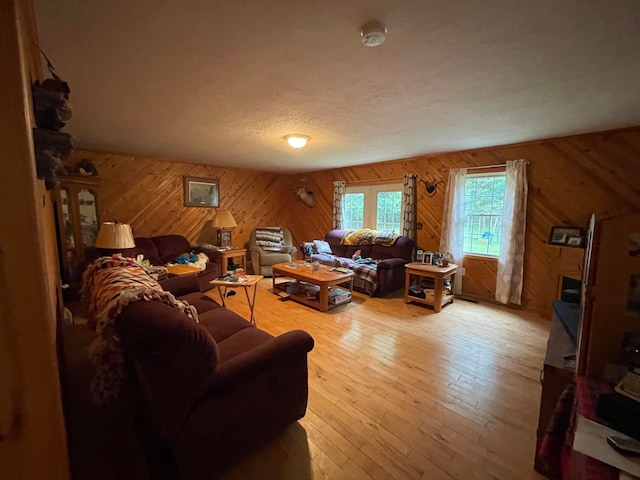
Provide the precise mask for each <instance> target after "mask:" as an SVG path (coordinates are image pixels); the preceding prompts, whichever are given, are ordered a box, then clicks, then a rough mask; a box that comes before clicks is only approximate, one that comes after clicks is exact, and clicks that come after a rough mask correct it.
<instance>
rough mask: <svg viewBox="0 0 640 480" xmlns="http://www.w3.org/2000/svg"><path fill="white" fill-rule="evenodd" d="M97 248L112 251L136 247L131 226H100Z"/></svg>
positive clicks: (114, 223) (104, 224)
mask: <svg viewBox="0 0 640 480" xmlns="http://www.w3.org/2000/svg"><path fill="white" fill-rule="evenodd" d="M95 246H96V247H98V248H108V249H112V250H115V249H118V248H133V247H135V246H136V242H135V241H134V240H133V232H132V231H131V225H129V224H128V223H118V222H104V223H103V224H102V225H101V226H100V231H99V232H98V238H97V239H96V243H95Z"/></svg>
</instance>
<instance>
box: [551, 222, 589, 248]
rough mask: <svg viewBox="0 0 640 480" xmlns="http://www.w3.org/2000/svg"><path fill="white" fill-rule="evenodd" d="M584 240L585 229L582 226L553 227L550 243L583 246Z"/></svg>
mask: <svg viewBox="0 0 640 480" xmlns="http://www.w3.org/2000/svg"><path fill="white" fill-rule="evenodd" d="M583 242H584V229H582V228H580V227H551V234H550V235H549V245H562V246H567V247H582V244H583Z"/></svg>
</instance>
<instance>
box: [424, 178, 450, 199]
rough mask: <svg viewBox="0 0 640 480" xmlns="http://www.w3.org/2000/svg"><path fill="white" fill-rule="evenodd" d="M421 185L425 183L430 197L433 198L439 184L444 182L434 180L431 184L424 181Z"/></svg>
mask: <svg viewBox="0 0 640 480" xmlns="http://www.w3.org/2000/svg"><path fill="white" fill-rule="evenodd" d="M420 182H421V183H424V189H425V191H426V192H427V195H428V196H429V197H433V196H434V195H435V194H436V188H437V187H438V184H439V183H444V180H438V181H436V180H432V181H429V182H425V181H424V180H420Z"/></svg>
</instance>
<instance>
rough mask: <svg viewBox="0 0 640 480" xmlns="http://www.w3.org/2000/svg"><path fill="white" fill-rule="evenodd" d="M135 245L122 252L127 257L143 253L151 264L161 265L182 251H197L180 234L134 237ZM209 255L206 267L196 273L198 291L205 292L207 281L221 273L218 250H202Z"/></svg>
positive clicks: (208, 287) (176, 256)
mask: <svg viewBox="0 0 640 480" xmlns="http://www.w3.org/2000/svg"><path fill="white" fill-rule="evenodd" d="M135 242H136V246H135V247H134V248H129V249H125V250H123V251H122V254H123V255H125V256H127V257H135V256H136V255H138V254H142V255H144V258H146V259H148V260H149V261H150V262H151V264H152V265H154V266H161V265H166V264H167V263H171V262H174V261H175V260H176V258H178V257H179V256H180V255H182V254H184V253H190V252H192V251H197V250H198V249H197V248H196V247H194V246H192V245H191V244H190V243H189V240H187V239H186V238H185V237H183V236H182V235H159V236H156V237H150V238H149V237H136V238H135ZM202 251H203V252H204V253H206V254H207V256H208V257H209V261H208V262H207V265H206V268H205V269H204V270H203V271H202V272H200V273H198V274H197V275H196V277H197V278H198V283H199V291H201V292H206V291H207V290H210V289H211V285H210V284H209V282H210V281H211V280H213V279H215V278H218V277H219V276H220V275H221V268H220V260H219V259H220V257H219V255H218V252H215V251H210V250H209V251H207V250H202Z"/></svg>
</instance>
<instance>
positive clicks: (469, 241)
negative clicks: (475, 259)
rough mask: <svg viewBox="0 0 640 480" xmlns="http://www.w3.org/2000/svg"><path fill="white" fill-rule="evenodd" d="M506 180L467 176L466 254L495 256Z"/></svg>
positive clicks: (498, 240) (502, 178) (500, 231)
mask: <svg viewBox="0 0 640 480" xmlns="http://www.w3.org/2000/svg"><path fill="white" fill-rule="evenodd" d="M504 192H505V176H504V174H498V175H469V176H468V177H467V181H466V183H465V205H464V207H465V211H464V218H465V220H464V246H463V250H464V252H465V253H471V254H478V255H490V256H498V255H499V254H500V235H501V233H502V211H503V208H504Z"/></svg>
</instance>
